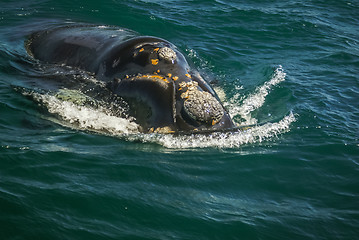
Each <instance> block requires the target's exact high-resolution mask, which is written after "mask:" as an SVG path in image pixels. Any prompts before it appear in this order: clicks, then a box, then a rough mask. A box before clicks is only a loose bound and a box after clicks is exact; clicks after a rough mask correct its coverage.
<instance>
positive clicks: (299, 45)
mask: <svg viewBox="0 0 359 240" xmlns="http://www.w3.org/2000/svg"><path fill="white" fill-rule="evenodd" d="M358 16H359V3H358V1H351V0H348V1H341V0H340V1H328V0H327V1H321V0H311V1H299V0H297V1H255V2H254V1H241V2H240V1H219V0H217V1H214V0H208V1H205V0H196V1H176V0H167V1H160V0H158V1H147V0H143V1H141V0H137V1H132V0H131V1H130V0H125V1H119V0H113V1H81V0H73V1H54V0H52V1H46V0H33V1H24V0H22V1H5V0H2V1H1V3H0V239H358V235H359V230H358V229H359V104H358V102H359V80H358V73H359V40H358V39H359V27H358V26H359V17H358ZM67 23H95V24H100V25H103V26H107V25H112V26H118V27H124V28H129V29H132V30H134V31H136V32H139V33H140V34H142V35H154V36H157V37H162V38H165V39H167V40H169V41H171V42H173V43H174V44H175V45H177V46H178V47H179V48H180V49H181V50H182V51H183V52H184V53H185V55H186V56H187V57H188V58H189V59H190V60H191V61H192V62H193V63H194V65H195V66H196V67H197V68H198V69H199V70H200V71H201V73H202V74H203V75H204V76H205V77H206V78H207V79H208V80H210V81H211V82H212V83H213V85H214V86H215V87H216V90H217V91H218V92H219V95H220V96H221V97H222V99H223V101H224V102H225V105H226V107H227V108H228V110H229V111H230V113H231V114H232V116H233V117H234V119H235V120H236V122H237V123H238V124H241V125H245V124H258V126H257V127H254V128H252V129H250V130H248V131H245V132H240V133H232V134H230V133H228V134H217V135H216V134H214V135H209V136H208V135H206V136H205V135H202V136H201V135H197V136H164V135H151V134H148V135H143V134H142V135H141V134H138V133H136V132H134V130H133V129H134V128H133V126H132V125H131V122H129V121H126V119H120V118H116V117H114V116H111V115H108V114H106V112H103V111H100V110H98V109H86V108H85V109H84V108H79V107H78V106H75V105H71V104H70V103H68V102H61V101H59V99H56V98H54V97H53V96H51V95H48V94H46V93H38V95H36V94H35V95H36V96H37V97H38V99H39V98H40V99H41V101H40V102H41V104H40V105H39V103H38V102H36V101H32V100H30V99H29V97H28V96H24V95H23V94H21V93H19V91H17V90H16V89H17V87H25V88H27V89H33V90H36V83H38V82H39V81H41V80H42V81H43V79H49V78H50V75H49V73H48V71H49V70H48V69H46V67H41V64H40V66H39V64H38V63H36V62H35V61H34V60H33V59H31V58H30V57H29V56H28V55H27V53H26V51H25V48H24V41H25V39H26V36H27V35H28V34H29V33H31V32H33V31H35V30H38V29H42V28H44V27H48V26H50V25H64V24H67ZM52 70H53V69H52ZM52 70H51V71H52ZM53 74H55V75H56V74H57V75H61V76H62V75H64V74H66V73H65V71H63V70H61V71H59V72H57V73H54V72H53ZM68 74H69V75H71V73H68ZM35 92H36V91H35ZM33 97H34V96H33ZM119 123H120V124H119Z"/></svg>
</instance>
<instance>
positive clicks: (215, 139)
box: [23, 66, 295, 149]
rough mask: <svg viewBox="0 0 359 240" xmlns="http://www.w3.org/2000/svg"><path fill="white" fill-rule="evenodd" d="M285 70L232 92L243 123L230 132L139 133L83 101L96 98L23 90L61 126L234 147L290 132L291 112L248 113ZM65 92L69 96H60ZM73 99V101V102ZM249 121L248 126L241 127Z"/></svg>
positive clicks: (232, 105)
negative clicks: (265, 116) (243, 92)
mask: <svg viewBox="0 0 359 240" xmlns="http://www.w3.org/2000/svg"><path fill="white" fill-rule="evenodd" d="M285 76H286V73H285V72H284V70H283V68H282V67H281V66H279V67H278V68H277V69H275V71H274V74H273V76H272V78H271V79H270V80H269V81H268V82H265V83H264V84H263V85H262V86H259V87H257V88H256V89H255V90H254V92H253V93H252V94H249V95H248V96H247V97H246V98H245V99H244V100H243V101H241V98H242V96H240V94H236V95H234V96H233V97H232V98H231V99H229V100H228V102H227V104H226V107H227V108H228V110H229V113H230V115H231V116H232V117H235V116H237V115H240V116H241V118H242V119H245V120H246V121H245V122H242V123H237V125H238V126H239V127H241V130H236V131H232V132H214V133H210V134H209V133H206V134H201V133H196V134H192V135H170V134H155V133H153V134H144V133H140V126H139V125H137V124H136V123H135V119H133V118H129V117H123V115H121V114H118V113H114V112H113V111H112V110H111V109H109V108H108V106H106V104H104V103H98V104H83V103H84V102H91V101H96V99H91V97H89V96H87V95H85V94H84V93H82V92H80V91H77V90H68V89H62V90H60V91H58V92H57V93H55V94H54V93H50V92H47V93H39V92H35V91H23V94H24V95H28V96H31V98H32V99H33V100H35V101H36V102H38V103H40V104H41V105H42V106H43V107H45V108H46V109H47V111H48V112H49V113H51V114H52V115H55V116H57V118H54V117H50V118H49V119H50V120H51V121H55V122H57V123H59V124H61V125H63V126H66V127H70V128H74V129H79V130H86V131H92V132H97V133H101V134H107V135H110V136H115V137H120V138H123V139H125V140H128V141H141V142H144V143H156V144H160V145H162V146H164V147H166V148H180V149H183V148H204V147H217V148H235V147H239V146H241V145H243V144H248V143H258V142H262V141H264V140H266V139H269V138H271V137H275V136H277V135H278V134H281V133H284V132H286V131H289V128H290V125H291V123H292V122H294V121H295V116H294V114H293V113H289V114H288V115H286V116H284V117H283V118H282V119H281V120H279V121H277V122H273V123H266V124H263V125H255V124H257V122H258V121H257V119H255V118H253V117H252V116H251V112H253V111H254V110H256V109H258V108H260V107H261V106H263V104H264V102H265V99H266V96H267V95H268V94H269V93H270V90H271V89H272V88H273V87H275V86H276V85H278V84H279V83H280V82H282V81H284V80H285ZM64 95H66V96H69V95H72V96H70V97H67V98H66V97H63V96H64ZM74 99H76V101H74ZM248 124H251V126H250V127H243V126H245V125H248Z"/></svg>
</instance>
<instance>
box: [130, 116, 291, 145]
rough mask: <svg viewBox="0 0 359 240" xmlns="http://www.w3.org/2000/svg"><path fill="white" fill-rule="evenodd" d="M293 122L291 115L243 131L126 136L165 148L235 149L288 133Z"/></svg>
mask: <svg viewBox="0 0 359 240" xmlns="http://www.w3.org/2000/svg"><path fill="white" fill-rule="evenodd" d="M294 121H295V117H294V114H293V113H290V114H289V115H287V116H285V117H284V118H283V119H281V120H280V121H279V122H276V123H267V124H264V125H261V126H255V127H252V128H249V129H247V130H244V131H237V132H226V133H220V132H217V133H211V134H193V135H182V136H175V135H170V134H167V135H160V134H140V135H137V136H131V135H129V136H128V139H129V140H141V141H143V142H151V143H158V144H160V145H162V146H164V147H167V148H175V149H189V148H206V147H215V148H237V147H240V146H242V145H244V144H248V143H258V142H262V141H264V140H267V139H269V138H271V137H275V136H277V135H278V134H282V133H284V132H287V131H289V130H290V129H289V127H290V125H291V123H293V122H294Z"/></svg>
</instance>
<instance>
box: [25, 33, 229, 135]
mask: <svg viewBox="0 0 359 240" xmlns="http://www.w3.org/2000/svg"><path fill="white" fill-rule="evenodd" d="M107 28H108V27H99V26H67V27H58V28H54V29H50V30H45V31H40V32H36V33H34V34H32V35H31V36H30V37H29V39H28V41H27V43H26V47H27V51H28V53H29V54H30V55H31V56H33V57H34V58H35V59H39V60H41V61H43V62H46V63H54V64H63V65H68V66H73V67H77V68H79V69H82V70H85V71H88V72H91V73H94V74H95V75H96V78H97V79H99V80H102V81H104V82H105V83H106V88H108V89H109V90H110V91H111V92H113V93H115V94H117V95H119V96H120V97H123V98H124V99H125V100H126V101H128V102H129V103H130V105H131V104H132V103H136V104H132V105H136V106H137V107H138V106H146V107H147V108H148V109H149V110H150V111H149V114H148V115H147V116H146V119H145V121H142V122H141V123H140V125H141V126H142V129H143V131H144V132H152V131H156V132H166V133H171V132H188V131H201V130H202V131H212V130H214V131H216V130H224V129H231V128H234V124H233V122H232V120H231V118H230V117H229V114H228V113H227V112H226V110H225V109H224V107H223V105H222V104H221V103H220V101H219V100H218V97H217V95H216V93H215V92H214V90H213V89H212V88H211V87H210V85H209V84H208V83H207V82H206V81H204V80H203V78H202V77H201V76H200V75H199V73H198V72H197V71H196V70H193V69H191V68H190V66H189V65H188V63H187V61H186V59H185V57H184V56H183V54H182V53H180V52H179V51H178V50H177V48H176V47H175V46H174V45H173V44H172V43H170V42H168V41H166V40H164V39H161V38H156V37H150V36H137V34H136V33H134V32H132V31H129V30H125V29H115V30H114V29H111V31H108V29H107ZM141 111H142V109H141V110H138V111H137V112H138V114H137V115H136V114H135V116H134V117H135V118H138V119H139V118H140V117H139V116H140V115H141V114H142V115H143V113H139V112H141ZM135 112H136V111H135Z"/></svg>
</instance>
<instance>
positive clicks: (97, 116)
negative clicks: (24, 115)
mask: <svg viewBox="0 0 359 240" xmlns="http://www.w3.org/2000/svg"><path fill="white" fill-rule="evenodd" d="M26 94H27V95H31V97H32V98H33V99H34V100H35V101H36V102H39V103H41V105H43V106H45V107H46V108H47V110H48V111H49V112H50V113H51V114H54V115H57V116H58V117H59V118H60V119H61V120H62V121H61V122H60V124H62V125H66V126H70V127H72V128H76V129H80V130H89V131H94V132H98V133H105V134H110V135H114V136H118V135H126V134H131V133H132V134H133V133H138V132H139V126H138V125H137V124H136V123H135V122H134V119H131V118H121V117H118V116H115V115H113V114H111V112H110V111H108V109H106V108H104V107H102V106H97V107H96V108H94V107H91V106H84V105H78V104H76V103H75V102H72V101H66V100H61V99H59V98H58V97H56V96H55V95H51V94H48V93H47V94H40V93H36V92H31V93H26ZM69 124H70V125H69Z"/></svg>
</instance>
